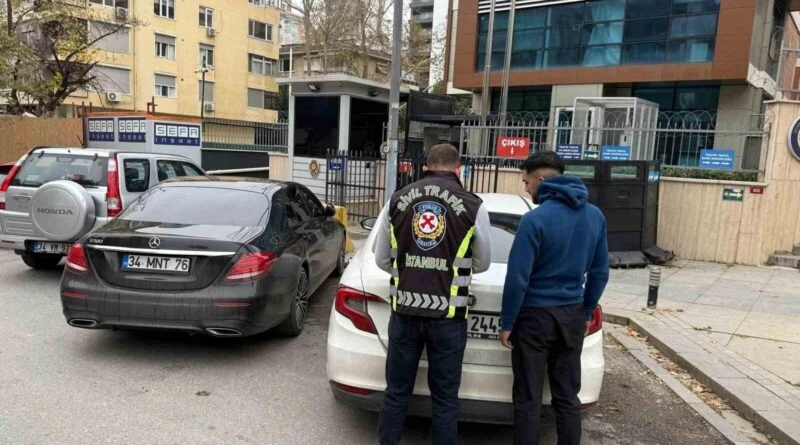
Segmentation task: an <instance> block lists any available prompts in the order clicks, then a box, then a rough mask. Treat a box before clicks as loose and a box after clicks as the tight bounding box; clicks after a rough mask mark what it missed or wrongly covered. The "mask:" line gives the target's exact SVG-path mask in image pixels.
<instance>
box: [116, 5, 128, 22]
mask: <svg viewBox="0 0 800 445" xmlns="http://www.w3.org/2000/svg"><path fill="white" fill-rule="evenodd" d="M114 11H115V13H116V17H117V20H128V8H116V9H115V10H114Z"/></svg>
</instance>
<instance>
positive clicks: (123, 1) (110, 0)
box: [89, 0, 128, 9]
mask: <svg viewBox="0 0 800 445" xmlns="http://www.w3.org/2000/svg"><path fill="white" fill-rule="evenodd" d="M89 1H90V2H92V3H94V4H95V5H101V6H111V7H117V8H125V9H128V0H89Z"/></svg>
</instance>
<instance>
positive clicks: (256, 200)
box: [119, 186, 269, 227]
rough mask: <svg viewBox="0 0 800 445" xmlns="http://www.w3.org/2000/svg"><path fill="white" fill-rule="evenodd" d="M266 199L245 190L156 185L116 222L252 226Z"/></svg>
mask: <svg viewBox="0 0 800 445" xmlns="http://www.w3.org/2000/svg"><path fill="white" fill-rule="evenodd" d="M268 209H269V198H267V197H266V196H265V195H263V194H261V193H256V192H250V191H245V190H231V189H224V188H213V187H199V186H158V187H154V188H152V189H150V190H149V191H147V192H145V193H144V194H143V195H142V196H141V197H140V198H139V199H138V200H137V201H135V202H134V203H133V204H132V205H131V206H130V207H128V209H127V210H125V211H124V212H123V213H122V215H120V216H119V219H124V220H128V221H139V222H157V223H167V224H207V225H216V226H239V227H254V226H258V225H261V224H262V220H265V218H264V217H265V215H266V213H267V210H268Z"/></svg>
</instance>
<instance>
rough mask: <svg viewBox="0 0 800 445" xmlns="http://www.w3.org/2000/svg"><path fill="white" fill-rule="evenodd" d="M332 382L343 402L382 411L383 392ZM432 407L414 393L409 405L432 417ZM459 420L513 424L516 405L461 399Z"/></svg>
mask: <svg viewBox="0 0 800 445" xmlns="http://www.w3.org/2000/svg"><path fill="white" fill-rule="evenodd" d="M330 384H331V391H332V392H333V395H334V397H336V398H337V399H338V400H339V401H341V402H342V403H344V404H346V405H349V406H352V407H354V408H358V409H363V410H367V411H375V412H377V411H380V409H381V404H382V403H383V392H370V393H369V394H356V393H353V392H350V391H347V390H346V389H342V388H341V387H340V386H339V385H337V384H336V383H335V382H330ZM432 409H433V405H432V402H431V398H430V397H427V396H420V395H414V396H412V397H411V401H410V402H409V405H408V414H409V415H411V416H417V417H430V416H431V410H432ZM459 420H460V421H462V422H475V423H499V424H512V423H514V405H512V404H511V403H501V402H487V401H482V400H469V399H461V415H460V416H459Z"/></svg>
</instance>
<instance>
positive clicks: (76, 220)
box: [31, 181, 95, 241]
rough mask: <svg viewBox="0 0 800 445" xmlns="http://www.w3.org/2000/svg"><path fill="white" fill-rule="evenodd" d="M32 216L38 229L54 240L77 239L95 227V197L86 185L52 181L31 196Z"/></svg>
mask: <svg viewBox="0 0 800 445" xmlns="http://www.w3.org/2000/svg"><path fill="white" fill-rule="evenodd" d="M31 218H32V219H33V224H34V225H35V226H36V229H37V230H39V232H40V233H41V234H43V235H44V236H46V237H47V238H48V239H51V240H54V241H74V240H76V239H78V238H80V237H81V235H83V234H85V233H87V232H88V231H89V230H91V229H92V226H93V225H94V221H95V208H94V201H93V200H92V197H91V195H89V192H87V191H86V189H85V188H83V186H81V185H80V184H77V183H75V182H72V181H53V182H48V183H47V184H44V185H43V186H41V187H39V189H38V190H36V192H35V193H34V194H33V196H32V197H31Z"/></svg>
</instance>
